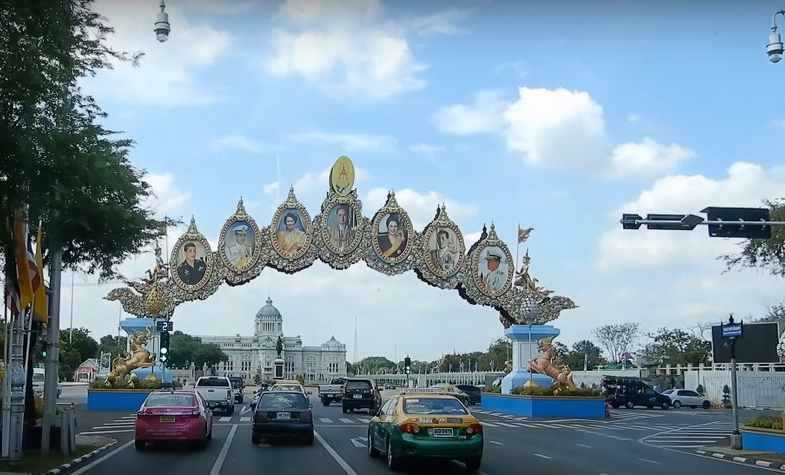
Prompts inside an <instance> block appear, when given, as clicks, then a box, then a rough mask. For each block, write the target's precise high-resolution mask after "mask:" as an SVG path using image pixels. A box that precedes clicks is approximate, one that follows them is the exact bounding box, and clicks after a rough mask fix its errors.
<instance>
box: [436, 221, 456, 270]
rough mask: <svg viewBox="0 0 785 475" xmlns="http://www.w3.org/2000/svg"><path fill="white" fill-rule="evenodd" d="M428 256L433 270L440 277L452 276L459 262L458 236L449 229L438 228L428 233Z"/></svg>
mask: <svg viewBox="0 0 785 475" xmlns="http://www.w3.org/2000/svg"><path fill="white" fill-rule="evenodd" d="M428 255H429V259H430V260H431V265H432V266H433V268H434V269H435V270H436V271H437V272H438V273H440V274H441V275H449V274H452V273H453V272H454V271H455V269H456V268H457V267H458V264H459V263H460V260H461V247H460V244H459V243H458V236H457V235H456V234H455V231H454V230H453V229H452V228H449V227H446V226H445V227H440V228H437V229H435V230H434V231H433V232H431V233H430V239H429V240H428Z"/></svg>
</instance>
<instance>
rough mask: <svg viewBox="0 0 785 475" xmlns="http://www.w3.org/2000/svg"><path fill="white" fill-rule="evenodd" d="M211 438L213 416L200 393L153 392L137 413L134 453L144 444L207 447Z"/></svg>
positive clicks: (142, 448) (142, 447)
mask: <svg viewBox="0 0 785 475" xmlns="http://www.w3.org/2000/svg"><path fill="white" fill-rule="evenodd" d="M212 435H213V414H212V411H210V409H209V408H208V407H207V403H206V402H205V401H204V400H203V399H202V396H200V395H199V393H197V392H194V391H156V392H152V393H150V394H149V395H148V396H147V399H145V401H144V403H142V407H141V408H139V412H137V413H136V436H135V447H136V450H144V448H145V445H146V444H147V442H164V441H187V442H192V443H195V444H198V445H199V446H200V447H204V446H206V445H207V441H208V440H210V439H211V438H212Z"/></svg>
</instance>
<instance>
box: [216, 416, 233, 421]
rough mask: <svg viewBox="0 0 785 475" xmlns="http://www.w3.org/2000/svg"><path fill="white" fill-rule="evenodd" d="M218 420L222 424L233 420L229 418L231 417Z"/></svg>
mask: <svg viewBox="0 0 785 475" xmlns="http://www.w3.org/2000/svg"><path fill="white" fill-rule="evenodd" d="M218 420H219V421H221V422H229V421H231V420H232V418H231V417H229V416H223V417H222V418H220V419H218Z"/></svg>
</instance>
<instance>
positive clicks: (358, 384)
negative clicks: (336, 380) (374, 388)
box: [346, 381, 371, 390]
mask: <svg viewBox="0 0 785 475" xmlns="http://www.w3.org/2000/svg"><path fill="white" fill-rule="evenodd" d="M346 389H362V390H365V389H371V383H369V382H368V381H347V382H346Z"/></svg>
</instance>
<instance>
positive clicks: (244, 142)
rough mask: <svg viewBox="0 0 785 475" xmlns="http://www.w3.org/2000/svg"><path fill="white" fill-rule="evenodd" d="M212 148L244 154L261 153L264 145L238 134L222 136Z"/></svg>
mask: <svg viewBox="0 0 785 475" xmlns="http://www.w3.org/2000/svg"><path fill="white" fill-rule="evenodd" d="M213 148H216V149H220V150H229V151H236V152H245V153H254V154H257V153H262V152H263V151H264V150H265V148H266V147H265V144H263V143H262V142H259V141H257V140H254V139H252V138H250V137H246V136H245V135H240V134H230V135H224V136H223V137H220V138H218V139H216V140H215V141H214V142H213Z"/></svg>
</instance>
